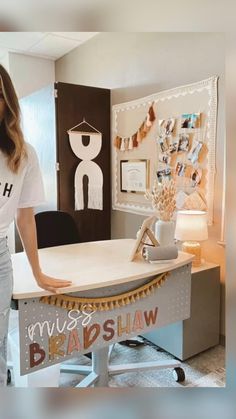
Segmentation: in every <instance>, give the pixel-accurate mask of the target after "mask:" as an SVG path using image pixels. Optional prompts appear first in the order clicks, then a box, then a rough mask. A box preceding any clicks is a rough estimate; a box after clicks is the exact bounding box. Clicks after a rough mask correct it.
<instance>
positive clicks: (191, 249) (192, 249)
mask: <svg viewBox="0 0 236 419" xmlns="http://www.w3.org/2000/svg"><path fill="white" fill-rule="evenodd" d="M182 250H183V252H186V253H190V254H192V255H194V256H195V258H194V259H193V261H192V266H195V267H196V266H201V245H200V243H198V242H194V241H188V242H184V243H183V244H182Z"/></svg>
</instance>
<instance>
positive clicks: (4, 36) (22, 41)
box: [0, 32, 47, 51]
mask: <svg viewBox="0 0 236 419" xmlns="http://www.w3.org/2000/svg"><path fill="white" fill-rule="evenodd" d="M46 34H47V32H0V48H1V47H3V48H8V49H10V50H15V51H27V50H28V49H29V48H30V47H32V45H34V44H35V43H37V42H38V41H40V40H41V39H43V38H44V37H45V36H46Z"/></svg>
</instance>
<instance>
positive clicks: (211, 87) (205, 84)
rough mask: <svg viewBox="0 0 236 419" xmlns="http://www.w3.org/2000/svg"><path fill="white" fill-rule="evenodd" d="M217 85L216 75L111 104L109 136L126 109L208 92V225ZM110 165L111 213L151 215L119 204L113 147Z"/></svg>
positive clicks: (146, 210) (150, 211) (139, 207)
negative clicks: (111, 114) (114, 211)
mask: <svg viewBox="0 0 236 419" xmlns="http://www.w3.org/2000/svg"><path fill="white" fill-rule="evenodd" d="M217 82H218V76H212V77H209V78H207V79H204V80H201V81H199V82H195V83H192V84H187V85H185V86H179V87H175V88H172V89H168V90H163V91H161V92H159V93H154V94H152V95H149V96H146V97H143V98H140V99H136V100H132V101H129V102H124V103H121V104H117V105H113V106H112V112H113V129H112V136H114V135H116V134H117V116H118V113H119V112H123V111H127V110H129V109H135V108H139V107H140V106H146V105H149V104H150V105H151V104H152V103H153V102H154V103H157V102H159V101H165V100H170V99H172V98H174V97H179V96H185V95H187V94H194V93H195V92H201V91H203V90H204V89H207V90H208V92H209V101H208V112H207V132H206V137H207V140H208V157H207V160H208V175H207V184H206V189H205V191H206V193H205V197H206V202H207V214H208V224H209V225H212V223H213V209H214V208H213V204H214V183H215V173H216V167H215V147H216V144H215V143H216V123H217V99H218V98H217ZM112 151H113V152H112V165H113V167H114V168H115V169H114V171H113V172H112V208H113V209H114V210H119V211H124V212H130V213H133V214H139V215H150V214H153V208H152V207H151V205H150V206H144V205H138V204H132V203H121V202H119V200H118V161H117V157H118V152H117V150H116V149H115V150H114V147H113V148H112Z"/></svg>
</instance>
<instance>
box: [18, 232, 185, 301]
mask: <svg viewBox="0 0 236 419" xmlns="http://www.w3.org/2000/svg"><path fill="white" fill-rule="evenodd" d="M134 244H135V240H133V239H121V240H106V241H99V242H89V243H78V244H72V245H66V246H58V247H50V248H47V249H40V250H39V259H40V265H41V268H42V271H43V272H44V273H45V274H47V275H50V276H52V277H55V278H59V279H68V280H71V281H72V285H71V286H70V287H68V288H60V292H61V293H71V292H77V291H83V290H89V289H94V288H101V287H106V286H111V285H117V284H122V283H126V282H130V281H134V280H137V279H143V278H148V277H151V276H153V275H155V274H160V273H162V272H167V271H171V270H173V269H176V268H179V267H181V266H183V265H185V264H187V263H190V262H191V260H192V256H191V255H189V254H187V253H183V252H179V256H178V258H177V259H175V260H171V261H168V262H158V263H154V264H151V263H148V262H146V261H144V260H143V259H141V258H140V259H136V260H135V261H133V262H130V261H129V255H130V253H131V251H132V249H133V247H134ZM12 263H13V272H14V290H13V298H15V299H22V298H33V297H41V296H44V295H49V294H51V293H50V292H48V291H45V290H43V289H41V288H39V287H38V286H37V284H36V281H35V280H34V277H33V274H32V272H31V268H30V265H29V263H28V260H27V257H26V254H25V253H24V252H22V253H17V254H14V255H12Z"/></svg>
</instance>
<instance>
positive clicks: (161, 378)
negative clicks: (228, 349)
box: [60, 344, 225, 387]
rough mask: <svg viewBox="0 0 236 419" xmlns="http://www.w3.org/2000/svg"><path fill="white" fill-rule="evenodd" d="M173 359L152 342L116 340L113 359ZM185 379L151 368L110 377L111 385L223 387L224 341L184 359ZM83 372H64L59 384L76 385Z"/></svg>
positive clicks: (117, 361) (84, 361)
mask: <svg viewBox="0 0 236 419" xmlns="http://www.w3.org/2000/svg"><path fill="white" fill-rule="evenodd" d="M169 359H173V356H172V355H170V354H168V353H167V352H165V351H163V350H162V349H160V348H158V347H157V346H155V345H153V344H150V345H149V344H144V345H141V346H138V347H134V348H130V347H127V346H123V345H120V344H116V345H115V346H114V348H113V351H112V354H111V359H110V363H111V364H121V363H133V362H145V361H158V360H162V361H164V360H169ZM69 363H70V364H73V363H74V364H75V363H76V364H81V365H89V364H90V363H91V361H90V360H89V358H87V357H85V356H81V357H79V358H77V359H76V360H70V362H69ZM181 366H182V368H183V369H184V371H185V381H184V382H182V383H178V382H176V381H175V380H174V378H173V375H172V370H171V369H165V370H158V371H155V370H151V371H147V372H141V371H140V372H129V373H124V374H119V375H115V376H113V377H111V378H110V381H109V386H110V387H224V386H225V348H224V347H223V346H221V345H219V346H216V347H215V348H212V349H209V350H207V351H205V352H202V353H201V354H199V355H197V356H195V357H193V358H190V359H188V360H187V361H185V362H182V365H181ZM82 379H83V376H81V375H76V374H68V373H61V378H60V387H74V386H76V385H77V384H78V383H79V382H80V381H81V380H82Z"/></svg>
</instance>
